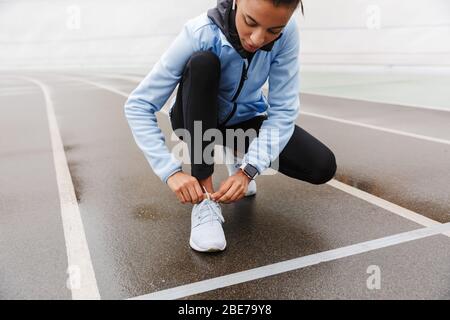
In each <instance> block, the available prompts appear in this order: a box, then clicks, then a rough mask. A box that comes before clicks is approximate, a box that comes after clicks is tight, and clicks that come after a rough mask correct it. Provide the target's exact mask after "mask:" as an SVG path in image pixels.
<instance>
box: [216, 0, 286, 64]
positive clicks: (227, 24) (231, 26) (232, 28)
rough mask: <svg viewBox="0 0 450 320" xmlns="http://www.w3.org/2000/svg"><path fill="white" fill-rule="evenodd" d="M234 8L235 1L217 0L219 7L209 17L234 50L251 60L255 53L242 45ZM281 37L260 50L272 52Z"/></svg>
mask: <svg viewBox="0 0 450 320" xmlns="http://www.w3.org/2000/svg"><path fill="white" fill-rule="evenodd" d="M232 6H233V0H217V6H216V7H214V8H212V9H209V10H208V17H209V18H210V19H211V20H212V21H213V22H214V23H215V24H216V25H217V26H218V27H219V28H220V30H221V31H222V33H223V34H224V35H225V37H226V38H227V40H228V41H229V42H230V43H231V45H232V46H233V48H235V49H236V51H237V52H238V53H239V54H240V55H241V56H242V57H243V58H249V57H250V58H251V57H252V56H253V53H251V52H248V51H246V50H245V49H244V48H243V47H242V45H241V40H240V39H239V35H238V32H237V30H236V23H235V19H236V10H232ZM281 35H282V33H280V35H279V36H278V37H277V38H276V39H275V40H273V41H272V42H270V43H268V44H266V45H265V46H264V47H261V48H259V49H258V50H264V51H270V50H272V47H273V45H274V43H275V41H277V40H278V39H279V38H280V37H281Z"/></svg>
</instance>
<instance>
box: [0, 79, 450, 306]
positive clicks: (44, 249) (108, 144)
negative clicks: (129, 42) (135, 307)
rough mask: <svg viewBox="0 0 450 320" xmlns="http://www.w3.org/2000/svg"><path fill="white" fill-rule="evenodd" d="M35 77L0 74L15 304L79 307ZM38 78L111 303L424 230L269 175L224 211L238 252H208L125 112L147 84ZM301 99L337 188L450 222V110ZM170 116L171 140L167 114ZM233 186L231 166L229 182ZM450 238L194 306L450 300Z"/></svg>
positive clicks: (357, 258) (346, 197)
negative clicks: (195, 243)
mask: <svg viewBox="0 0 450 320" xmlns="http://www.w3.org/2000/svg"><path fill="white" fill-rule="evenodd" d="M17 76H19V77H17ZM20 76H21V74H10V75H2V76H1V77H0V88H1V89H0V114H1V117H0V128H1V138H0V163H1V164H0V186H1V187H0V190H1V191H0V222H1V224H0V225H1V233H0V250H1V252H2V255H1V258H0V259H1V263H0V298H2V299H15V298H29V299H31V298H38V299H39V298H50V299H68V298H70V297H71V291H70V290H69V289H67V288H66V281H67V277H68V275H67V252H68V249H67V247H68V246H70V244H68V243H66V241H65V237H64V232H63V226H62V222H61V213H60V205H59V202H60V199H59V196H58V190H57V185H56V179H57V178H56V176H55V169H54V163H53V158H52V145H51V143H50V137H49V130H48V121H47V116H46V103H48V102H46V100H45V99H44V98H43V92H42V90H41V89H40V88H39V86H36V85H35V84H34V83H32V82H29V81H28V80H26V79H24V78H20ZM26 76H28V77H31V78H33V79H38V81H40V82H41V83H44V84H45V85H46V87H47V88H48V90H49V95H50V98H51V102H52V104H53V107H54V110H55V116H56V121H57V123H58V127H59V131H60V134H61V139H62V142H63V145H64V151H65V155H66V157H67V165H68V168H69V170H70V174H71V180H72V181H71V182H72V183H73V186H74V190H75V196H76V199H77V203H78V206H79V211H80V215H81V218H82V222H83V226H84V230H85V233H86V240H87V243H88V246H89V251H90V257H91V259H92V265H93V269H94V272H95V276H96V279H97V285H98V290H99V293H100V295H101V298H104V299H126V298H132V297H136V296H141V295H146V294H149V293H154V292H158V291H161V290H165V289H169V288H176V287H179V286H181V285H186V284H190V283H195V282H197V281H201V280H206V279H212V278H216V277H220V276H224V275H229V274H233V273H236V272H240V271H244V270H250V269H254V268H257V267H260V266H267V265H271V264H275V263H278V262H281V261H286V260H289V259H295V258H298V257H303V256H308V255H314V254H316V253H320V252H324V251H327V250H332V249H337V248H342V247H346V246H350V245H353V244H358V243H361V242H365V241H370V240H374V239H378V238H383V237H388V236H391V235H395V234H399V233H402V232H408V231H412V230H416V229H419V228H424V225H421V224H418V223H417V221H416V222H414V221H411V220H409V219H406V218H404V217H401V216H399V215H398V214H395V213H393V212H392V211H389V210H386V209H385V208H382V207H380V206H377V205H374V204H372V203H368V202H367V201H364V200H362V199H360V198H357V197H355V196H354V195H352V194H349V193H347V192H344V191H342V190H340V189H337V188H335V187H333V186H332V185H330V184H325V185H320V186H317V185H311V184H308V183H305V182H302V181H297V180H294V179H291V178H289V177H286V176H284V175H282V174H279V173H278V174H276V175H272V176H260V177H258V178H257V185H258V193H257V195H256V196H255V197H251V198H246V199H243V200H241V201H239V202H237V203H234V204H228V205H222V210H223V215H224V217H225V224H224V231H225V235H226V237H227V243H228V246H227V249H226V250H225V251H224V252H222V253H218V254H201V253H197V252H195V251H192V250H191V249H190V248H189V244H188V240H189V233H190V212H191V207H192V206H191V205H183V204H180V203H178V201H177V199H176V197H175V195H174V194H173V193H172V192H171V191H170V189H169V188H168V187H167V186H166V185H164V184H163V183H162V182H161V181H160V180H159V179H158V178H157V177H156V176H155V175H154V174H153V173H152V171H151V169H150V167H149V166H148V164H147V162H146V160H145V158H144V156H143V154H142V153H141V151H140V150H139V149H138V147H137V146H136V144H135V143H134V140H133V137H132V135H131V131H130V129H129V127H128V124H127V122H126V119H125V117H124V113H123V104H124V102H125V100H126V95H127V94H129V93H130V92H131V90H133V89H134V87H136V85H137V81H138V80H139V77H138V76H121V75H114V76H112V75H106V74H105V75H89V74H84V75H82V74H78V75H77V74H69V73H67V74H65V73H55V74H50V73H45V74H27V75H26ZM301 102H302V107H301V112H300V117H299V118H298V121H297V124H298V125H300V126H301V127H302V128H304V129H305V130H307V131H308V132H310V133H311V134H312V135H313V136H315V137H317V138H318V139H319V140H321V141H322V142H323V143H325V144H326V145H327V146H328V147H330V148H331V149H332V150H333V151H334V153H335V155H336V159H337V163H338V171H337V174H336V177H335V178H336V180H338V181H340V182H343V183H345V184H347V185H349V186H352V187H354V188H356V189H359V190H363V191H365V192H367V193H369V194H371V195H373V196H375V197H378V198H381V199H384V200H387V201H389V202H391V203H392V204H395V205H398V206H401V207H402V208H405V209H409V210H412V211H414V212H415V213H418V214H420V215H422V216H424V217H426V218H429V219H432V220H434V221H435V222H436V223H447V222H449V221H450V196H449V190H450V183H449V181H450V170H449V169H450V127H449V126H448V125H446V124H448V123H450V112H445V111H436V110H426V109H419V108H408V107H401V106H395V105H388V104H380V103H370V102H361V101H354V100H348V99H338V98H330V97H321V96H315V95H306V94H305V95H301ZM302 112H303V113H302ZM317 115H319V116H317ZM320 115H322V116H325V117H320ZM326 117H328V118H326ZM158 118H159V120H160V126H161V127H162V130H163V132H164V133H165V134H166V137H167V139H166V141H168V140H170V139H169V137H170V132H171V130H170V129H171V128H170V125H169V122H168V119H167V116H166V115H165V114H164V113H160V114H159V115H158ZM384 129H385V130H384ZM389 130H390V131H389ZM394 131H395V132H394ZM428 138H430V139H428ZM433 139H434V140H433ZM171 144H173V142H171ZM185 169H186V170H187V171H188V169H189V167H188V166H186V167H185ZM225 177H226V170H225V168H224V166H222V165H217V166H216V171H215V175H214V184H215V185H216V186H218V184H219V183H220V181H221V180H222V179H224V178H225ZM449 241H450V239H449V238H448V237H447V236H446V235H433V236H431V237H426V238H423V239H420V240H414V241H410V242H405V243H401V244H398V245H394V246H390V247H387V248H381V249H377V250H371V251H368V252H365V253H361V254H354V255H350V256H348V257H345V258H342V259H336V260H333V261H329V262H324V263H320V264H315V265H311V266H307V267H304V268H300V269H298V270H294V271H290V272H285V273H281V274H277V275H273V276H269V277H264V278H261V279H257V280H253V281H248V282H244V283H240V284H237V285H233V286H228V287H225V288H222V289H216V290H205V292H203V293H200V294H198V295H189V296H186V297H183V298H185V299H197V298H207V299H211V298H212V299H241V298H254V299H265V298H268V299H278V298H288V299H289V298H293V299H301V298H306V299H309V298H326V299H334V298H350V299H358V298H362V299H372V298H373V299H381V298H392V299H402V298H418V299H428V298H437V299H449V298H450V291H449V290H448V288H449V283H450V250H449V248H450V246H449V245H450V242H449ZM372 265H376V266H378V267H379V269H380V271H381V288H380V289H376V290H370V289H368V288H367V286H366V281H367V278H368V277H369V276H370V274H368V273H367V269H368V267H369V266H372Z"/></svg>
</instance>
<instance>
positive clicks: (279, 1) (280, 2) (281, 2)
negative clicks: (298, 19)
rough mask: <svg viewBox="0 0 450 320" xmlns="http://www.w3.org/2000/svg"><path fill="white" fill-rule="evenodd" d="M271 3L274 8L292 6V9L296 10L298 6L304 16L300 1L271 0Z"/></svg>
mask: <svg viewBox="0 0 450 320" xmlns="http://www.w3.org/2000/svg"><path fill="white" fill-rule="evenodd" d="M272 3H273V4H274V6H275V7H278V6H292V7H294V8H297V7H298V5H300V10H302V14H304V12H303V3H302V0H272Z"/></svg>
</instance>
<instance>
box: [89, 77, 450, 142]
mask: <svg viewBox="0 0 450 320" xmlns="http://www.w3.org/2000/svg"><path fill="white" fill-rule="evenodd" d="M100 76H102V75H100ZM104 77H105V78H115V79H123V80H127V81H133V82H137V83H139V82H140V81H139V79H138V78H135V77H132V76H113V75H104ZM80 81H81V79H80ZM83 81H85V82H86V83H91V84H93V85H96V86H97V87H100V88H105V87H104V86H103V85H101V84H94V83H93V82H91V81H89V80H83ZM109 90H110V91H112V90H115V89H111V88H110V89H109ZM121 94H122V95H125V96H126V97H128V95H129V94H127V93H124V92H121ZM327 97H328V96H327ZM330 98H333V97H332V96H330ZM337 98H339V97H337ZM362 102H366V101H362ZM369 102H370V101H369ZM439 111H442V110H439ZM445 111H447V112H448V111H450V110H445ZM301 115H306V116H310V117H316V118H321V119H325V120H330V121H335V122H340V123H345V124H349V125H353V126H358V127H363V128H367V129H372V130H379V131H383V132H388V133H393V134H398V135H402V136H406V137H410V138H415V139H420V140H426V141H430V142H435V143H443V144H447V145H450V140H446V139H439V138H434V137H430V136H425V135H421V134H415V133H409V132H405V131H401V130H395V129H389V128H386V127H380V126H375V125H370V124H365V123H361V122H356V121H351V120H345V119H342V118H336V117H330V116H326V115H322V114H318V113H313V112H306V111H302V112H300V116H301Z"/></svg>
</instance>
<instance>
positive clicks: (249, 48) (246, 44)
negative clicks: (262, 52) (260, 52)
mask: <svg viewBox="0 0 450 320" xmlns="http://www.w3.org/2000/svg"><path fill="white" fill-rule="evenodd" d="M244 44H245V47H246V49H248V50H250V51H256V50H257V49H258V48H256V47H253V46H251V45H249V44H248V43H246V42H245V43H244Z"/></svg>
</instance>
